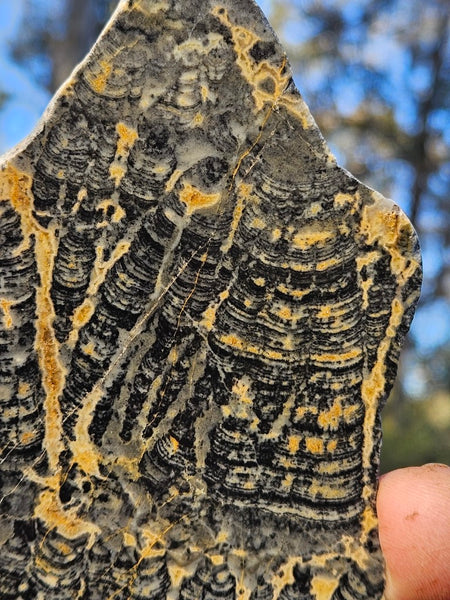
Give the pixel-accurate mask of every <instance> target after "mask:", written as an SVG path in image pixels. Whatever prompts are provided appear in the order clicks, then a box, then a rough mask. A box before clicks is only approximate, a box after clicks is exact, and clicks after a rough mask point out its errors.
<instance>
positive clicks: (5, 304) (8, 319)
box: [0, 298, 13, 329]
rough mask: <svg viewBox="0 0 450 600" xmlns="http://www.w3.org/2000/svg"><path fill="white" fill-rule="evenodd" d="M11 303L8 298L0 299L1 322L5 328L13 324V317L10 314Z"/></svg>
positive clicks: (9, 327)
mask: <svg viewBox="0 0 450 600" xmlns="http://www.w3.org/2000/svg"><path fill="white" fill-rule="evenodd" d="M12 305H13V302H11V301H10V300H6V298H2V299H1V300H0V308H1V309H2V311H3V324H4V326H5V329H11V328H12V326H13V319H12V316H11V306H12Z"/></svg>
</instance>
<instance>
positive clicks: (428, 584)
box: [377, 464, 450, 600]
mask: <svg viewBox="0 0 450 600" xmlns="http://www.w3.org/2000/svg"><path fill="white" fill-rule="evenodd" d="M377 511H378V518H379V533H380V543H381V547H382V550H383V554H384V557H385V560H386V571H387V576H386V592H385V599H386V600H448V599H449V598H450V468H449V467H447V466H446V465H440V464H429V465H424V466H423V467H409V468H406V469H399V470H397V471H392V472H391V473H388V474H386V475H384V476H383V477H382V478H380V484H379V490H378V499H377Z"/></svg>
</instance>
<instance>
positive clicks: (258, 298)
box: [0, 0, 420, 600]
mask: <svg viewBox="0 0 450 600" xmlns="http://www.w3.org/2000/svg"><path fill="white" fill-rule="evenodd" d="M0 238H1V242H0V348H1V354H0V406H1V416H0V431H1V450H0V452H1V458H0V461H1V479H0V519H1V520H0V596H1V598H2V599H4V600H6V599H10V600H17V599H20V600H31V599H45V600H48V599H50V598H51V599H52V600H69V599H75V598H83V599H85V600H87V599H90V600H105V599H110V600H113V599H134V600H137V599H139V600H144V599H146V600H148V599H152V600H164V599H167V600H219V599H221V600H272V599H279V600H294V599H302V600H308V599H311V600H319V599H320V600H330V599H333V600H344V599H345V600H351V599H355V600H356V599H361V600H362V599H379V598H381V596H382V592H383V579H384V578H383V560H382V556H381V552H380V548H379V542H378V537H377V521H376V515H375V512H374V496H375V482H376V474H377V467H378V454H379V445H380V409H381V407H382V405H383V403H384V401H385V398H386V396H387V394H388V392H389V390H390V388H391V386H392V382H393V379H394V376H395V370H396V362H397V357H398V353H399V347H400V344H401V342H402V340H403V338H404V336H405V333H406V331H407V329H408V326H409V323H410V321H411V318H412V313H413V308H414V304H415V302H416V300H417V297H418V293H419V287H420V258H419V254H418V245H417V239H416V236H415V233H414V231H413V229H412V227H411V225H410V223H409V222H408V220H407V219H406V217H405V216H404V215H403V214H402V213H401V212H400V210H399V209H398V208H397V207H396V206H395V205H394V204H393V203H392V202H391V201H389V200H386V199H384V198H383V197H382V196H381V195H380V194H378V193H376V192H374V191H372V190H370V189H368V188H367V187H365V186H364V185H362V184H361V183H360V182H358V181H356V180H355V179H354V178H353V177H352V176H351V175H350V174H349V173H347V172H346V171H344V170H343V169H341V168H339V167H338V166H337V165H336V162H335V159H334V158H333V156H332V155H331V154H330V152H329V151H328V149H327V147H326V144H325V142H324V140H323V139H322V137H321V135H320V133H319V131H318V128H317V126H316V125H315V123H314V120H313V119H312V117H311V115H310V113H309V110H308V108H307V106H306V105H305V103H304V102H303V100H302V98H301V96H300V95H299V93H298V91H297V90H296V88H295V86H294V84H293V83H292V79H291V72H290V68H289V66H288V63H287V61H286V57H285V54H284V52H283V50H282V48H281V47H280V44H279V42H278V41H277V40H276V38H275V37H274V34H273V32H272V30H271V29H270V26H269V25H268V23H267V21H266V20H265V18H264V17H263V15H262V14H261V12H260V10H259V9H258V8H257V6H256V5H255V4H253V2H252V1H251V0H220V1H219V2H218V3H217V4H216V3H215V2H214V0H177V1H176V2H175V1H174V0H160V1H158V0H129V1H122V2H121V3H120V5H119V7H118V9H117V11H116V13H115V15H114V16H113V19H112V20H111V22H110V23H109V25H108V26H107V27H106V29H105V31H104V32H103V34H102V36H101V38H100V40H99V42H98V43H97V45H96V46H95V47H94V49H93V50H92V52H91V53H90V55H89V56H88V58H87V59H86V60H85V61H84V62H83V63H82V65H81V66H80V67H79V68H78V69H77V70H76V71H75V73H74V74H73V76H72V77H71V78H70V80H69V81H68V82H67V83H66V84H65V85H64V86H63V88H62V89H61V90H60V91H59V92H58V94H57V95H56V97H55V100H54V101H53V103H52V104H51V106H50V108H49V110H48V111H47V113H46V115H45V117H44V119H43V120H42V122H41V124H40V126H39V128H38V130H37V131H36V132H35V133H34V134H33V135H32V136H31V137H30V138H29V139H27V140H26V142H25V143H24V144H22V146H21V147H19V148H17V149H15V150H14V151H13V152H11V153H10V154H9V155H7V156H6V157H4V159H3V162H2V163H1V172H0Z"/></svg>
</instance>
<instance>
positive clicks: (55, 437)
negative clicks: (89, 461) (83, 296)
mask: <svg viewBox="0 0 450 600" xmlns="http://www.w3.org/2000/svg"><path fill="white" fill-rule="evenodd" d="M31 185H32V179H31V177H30V176H29V175H27V174H26V173H24V172H21V171H19V170H18V169H16V167H14V166H13V165H12V164H11V163H9V164H7V166H6V167H5V169H4V171H3V173H1V176H0V200H3V201H4V200H7V199H9V200H10V201H11V204H12V206H13V208H14V209H15V211H16V212H17V213H18V214H19V215H20V219H21V226H22V235H23V238H24V239H23V242H22V244H21V245H20V246H19V248H18V249H17V251H16V252H17V253H20V252H22V251H23V250H25V249H27V248H29V245H30V237H31V236H32V235H34V237H35V257H36V266H37V270H38V273H39V276H40V282H41V284H40V286H39V287H38V288H37V290H36V316H37V319H36V338H35V347H36V351H37V354H38V360H39V365H40V369H41V373H42V385H43V387H44V390H45V392H46V398H45V401H44V409H45V430H46V438H45V442H44V443H45V447H46V449H47V453H48V458H49V466H50V468H51V469H53V470H56V469H57V466H58V462H59V454H60V452H61V451H62V442H61V424H62V421H61V410H60V406H59V396H60V394H61V393H62V390H63V388H64V381H65V375H66V373H65V368H64V366H63V365H62V362H61V360H60V357H59V343H58V341H57V340H56V337H55V333H54V331H53V320H54V317H55V312H54V308H53V302H52V299H51V296H50V290H51V285H52V273H53V261H54V258H55V256H56V252H57V249H58V247H57V239H56V236H55V233H54V229H48V230H47V229H44V228H43V227H41V226H40V225H39V224H38V223H37V222H36V220H35V218H34V216H33V194H32V192H31Z"/></svg>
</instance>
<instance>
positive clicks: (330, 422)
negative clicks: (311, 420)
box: [317, 398, 343, 430]
mask: <svg viewBox="0 0 450 600" xmlns="http://www.w3.org/2000/svg"><path fill="white" fill-rule="evenodd" d="M342 416H343V410H342V405H341V401H340V399H339V398H336V399H335V401H334V402H333V404H332V406H331V407H330V408H329V409H328V410H324V411H322V412H321V413H320V414H319V416H318V418H317V423H318V424H319V425H320V427H322V429H324V430H327V429H331V430H334V429H337V428H338V425H339V421H340V419H341V418H342Z"/></svg>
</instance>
